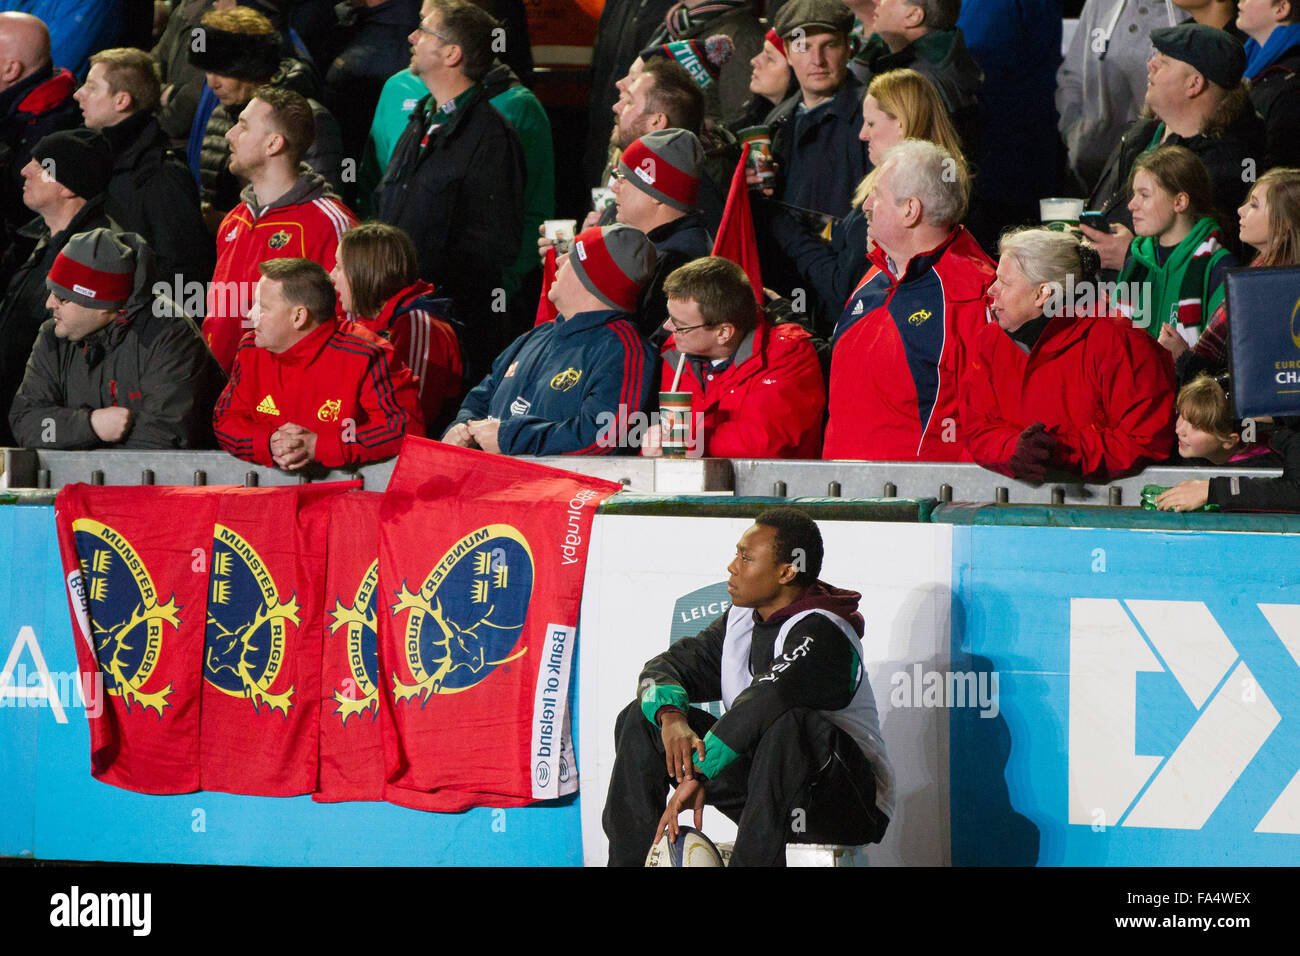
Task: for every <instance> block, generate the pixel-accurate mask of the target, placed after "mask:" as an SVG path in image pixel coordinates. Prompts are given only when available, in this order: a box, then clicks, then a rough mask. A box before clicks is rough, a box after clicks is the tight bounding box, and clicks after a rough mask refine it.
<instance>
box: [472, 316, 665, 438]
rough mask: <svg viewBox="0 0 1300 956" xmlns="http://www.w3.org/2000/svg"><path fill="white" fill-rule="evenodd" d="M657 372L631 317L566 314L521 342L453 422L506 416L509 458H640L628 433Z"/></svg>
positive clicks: (499, 435)
mask: <svg viewBox="0 0 1300 956" xmlns="http://www.w3.org/2000/svg"><path fill="white" fill-rule="evenodd" d="M657 371H658V366H657V363H656V362H654V361H653V360H652V357H651V354H650V349H649V347H647V345H646V344H645V341H644V340H643V339H642V338H641V336H640V335H639V334H638V333H637V330H636V326H635V325H633V324H632V321H631V318H630V316H628V315H627V314H626V313H624V312H614V311H610V310H601V311H597V312H579V313H578V314H577V315H575V316H574V317H573V318H571V319H565V318H564V317H563V316H561V317H560V318H559V319H557V320H556V321H554V322H547V323H545V324H544V325H539V326H537V327H536V328H534V329H532V330H531V331H528V332H525V333H524V334H523V335H521V336H520V337H519V338H517V339H515V341H514V343H513V344H512V345H511V346H510V347H509V348H507V349H506V350H505V351H504V352H502V353H501V354H500V355H499V356H498V357H497V360H496V361H495V362H493V363H492V371H491V373H490V374H489V375H488V376H487V377H486V378H485V379H483V381H482V382H480V383H479V384H478V385H477V386H476V387H475V388H474V390H473V391H471V392H470V393H469V395H467V396H466V397H465V402H464V404H462V405H461V407H460V413H459V414H457V416H456V421H455V422H453V424H458V423H460V422H465V421H469V420H470V419H472V418H473V419H482V418H486V417H488V416H491V417H492V418H496V419H500V421H501V428H500V430H499V431H498V433H497V442H498V444H499V445H500V446H501V451H502V452H503V453H504V454H507V455H609V454H615V453H617V452H631V453H633V454H635V453H637V452H639V451H640V442H639V441H631V440H623V438H622V436H626V435H627V434H628V427H627V425H628V423H627V419H628V417H629V416H630V415H632V414H634V413H636V412H640V411H643V410H645V409H646V408H647V406H648V403H649V400H650V391H651V388H652V387H653V383H654V379H655V373H656V372H657ZM637 437H638V438H639V436H637ZM625 445H626V446H628V447H623V446H625Z"/></svg>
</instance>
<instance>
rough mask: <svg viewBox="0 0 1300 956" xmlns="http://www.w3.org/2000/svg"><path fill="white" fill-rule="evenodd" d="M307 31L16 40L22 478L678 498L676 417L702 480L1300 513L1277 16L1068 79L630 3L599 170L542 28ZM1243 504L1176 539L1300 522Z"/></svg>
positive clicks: (0, 332)
mask: <svg viewBox="0 0 1300 956" xmlns="http://www.w3.org/2000/svg"><path fill="white" fill-rule="evenodd" d="M88 6H91V7H95V8H96V9H98V7H99V6H104V7H105V8H108V7H110V6H112V5H111V4H88ZM307 6H309V5H308V4H292V3H289V2H287V0H239V2H237V3H236V2H231V0H174V2H172V3H170V4H158V5H157V7H158V13H159V17H158V18H157V21H156V23H155V25H154V26H155V38H156V39H155V44H154V46H153V48H152V50H149V51H146V50H144V49H140V48H136V47H132V46H127V45H120V46H114V45H112V44H113V42H115V41H114V40H113V39H111V38H109V33H113V36H114V37H116V36H118V33H115V32H113V31H108V32H104V33H103V38H102V39H101V40H99V41H97V42H96V43H94V44H92V46H91V48H89V49H85V50H81V49H79V48H78V50H77V54H76V57H75V61H69V62H61V61H60V56H63V55H65V54H63V53H62V52H61V51H64V50H68V49H71V47H69V46H68V37H67V36H65V34H69V33H72V32H75V31H76V24H74V23H70V22H66V21H65V20H62V19H59V18H55V17H53V16H52V15H51V16H50V17H48V18H47V19H46V20H42V19H41V18H40V16H39V13H40V7H41V4H35V5H33V9H35V10H36V14H37V15H33V14H30V13H0V289H3V297H2V298H0V440H3V441H4V442H5V443H8V444H22V445H25V446H28V447H45V448H106V449H107V448H119V447H123V448H202V447H213V446H214V445H219V446H220V447H221V448H224V449H225V450H226V451H228V452H230V453H231V454H233V455H236V456H238V457H240V458H244V459H247V460H250V461H256V462H260V463H262V464H265V465H275V466H278V467H281V468H284V469H287V470H298V469H302V468H304V467H307V466H308V465H310V464H312V463H313V462H316V463H319V464H320V465H322V466H324V467H336V466H340V465H349V464H355V463H359V462H364V461H370V460H374V459H376V458H382V457H385V456H389V455H392V454H394V453H395V451H396V448H397V446H398V444H399V443H400V440H401V437H402V436H403V435H405V434H420V435H427V436H429V437H432V438H441V439H443V440H445V441H448V442H452V443H455V444H458V445H462V446H465V447H477V448H481V449H483V450H485V451H489V452H495V453H504V454H642V455H657V454H660V453H661V452H662V450H663V438H664V434H663V432H662V431H661V427H660V423H659V421H658V409H659V401H658V390H659V389H663V390H664V391H672V392H683V393H687V394H688V395H689V397H690V399H691V402H692V411H693V412H694V415H693V416H692V422H693V423H694V425H695V426H697V427H696V428H695V430H694V431H693V432H692V435H691V437H690V440H689V450H688V453H690V454H707V455H712V456H722V457H773V458H781V457H790V458H812V457H823V458H827V459H837V460H840V459H844V460H875V461H936V462H940V461H974V462H978V463H979V464H981V465H983V466H984V467H987V468H989V469H992V470H995V471H998V472H1001V473H1004V474H1007V475H1010V476H1013V477H1016V478H1019V479H1021V480H1024V481H1030V482H1041V481H1046V480H1055V479H1057V478H1063V477H1073V478H1075V479H1082V480H1096V481H1106V480H1111V479H1114V478H1117V477H1121V476H1124V475H1128V474H1133V473H1135V472H1137V471H1140V470H1141V469H1142V468H1143V467H1145V466H1146V465H1148V464H1150V463H1155V462H1162V461H1166V460H1174V459H1176V457H1177V456H1182V457H1183V458H1192V459H1198V460H1205V461H1206V462H1208V463H1210V464H1223V463H1226V462H1233V463H1234V464H1238V463H1242V462H1250V463H1255V462H1271V463H1276V462H1277V460H1278V455H1279V454H1280V455H1281V456H1282V459H1283V461H1284V462H1286V463H1287V464H1288V473H1290V471H1291V470H1294V469H1292V468H1291V467H1290V464H1289V456H1293V455H1294V454H1295V452H1294V450H1293V449H1292V448H1291V446H1292V445H1294V444H1296V442H1295V440H1294V438H1293V433H1292V432H1291V431H1290V430H1289V428H1288V427H1287V426H1288V423H1287V422H1286V421H1279V422H1277V423H1271V422H1269V423H1265V424H1267V425H1268V427H1266V428H1265V429H1263V431H1262V432H1261V433H1260V434H1256V430H1255V428H1254V425H1255V424H1256V423H1254V422H1249V423H1245V424H1243V422H1242V421H1241V420H1239V419H1236V418H1234V415H1235V413H1234V411H1233V408H1232V401H1231V396H1232V394H1233V388H1232V386H1231V382H1230V378H1225V377H1224V376H1225V375H1226V373H1228V372H1229V371H1230V368H1231V354H1230V347H1229V340H1230V336H1229V335H1228V328H1229V325H1228V322H1229V318H1228V314H1227V313H1228V307H1227V303H1226V302H1225V297H1224V288H1225V275H1226V273H1227V271H1228V270H1229V269H1231V268H1234V267H1237V266H1238V265H1239V264H1248V267H1249V268H1263V267H1275V266H1296V265H1300V169H1297V168H1294V166H1295V165H1297V164H1300V72H1298V71H1300V9H1293V7H1292V0H1235V2H1234V0H1214V2H1210V3H1201V4H1197V3H1193V2H1191V0H1186V2H1184V0H1178V2H1176V3H1171V2H1167V0H1153V2H1146V3H1144V4H1142V5H1140V6H1139V5H1138V4H1136V3H1127V2H1124V0H1086V2H1085V3H1084V4H1083V9H1082V13H1081V14H1080V18H1079V20H1078V22H1077V24H1076V25H1075V27H1074V33H1073V36H1072V38H1070V39H1069V40H1068V42H1066V43H1065V44H1062V39H1061V38H1062V17H1061V9H1060V6H1059V4H1056V3H1052V2H1041V3H1034V2H1030V0H965V2H964V3H962V2H961V0H851V2H841V0H783V2H782V0H768V2H767V3H763V2H762V0H683V2H678V3H672V4H670V3H668V2H666V0H606V2H605V5H604V12H603V13H602V14H601V17H600V21H599V25H598V29H597V36H596V41H595V45H594V48H593V58H592V65H591V68H590V72H589V76H590V81H591V86H590V97H589V100H588V115H587V139H586V142H585V145H584V144H583V143H581V142H572V141H565V142H562V143H556V142H554V141H553V139H552V126H551V122H552V119H551V116H549V115H548V111H547V109H546V108H544V107H543V105H542V102H541V101H540V100H539V99H538V97H537V96H536V95H535V94H534V92H533V90H532V89H531V88H530V87H531V85H532V82H533V78H534V74H533V63H532V57H531V53H530V52H529V50H528V48H527V47H528V35H527V28H526V23H525V20H524V18H523V11H522V5H519V4H515V3H512V2H510V0H423V2H420V0H349V2H348V3H345V4H340V5H339V8H338V10H337V12H336V14H337V21H336V22H335V21H334V20H333V17H334V15H335V14H333V13H332V14H331V15H330V17H328V18H325V19H322V18H320V17H317V16H314V15H313V16H308V15H306V14H305V13H303V10H302V9H300V8H306V7H307ZM1045 11H1046V12H1045ZM317 12H319V11H317ZM164 14H165V16H164ZM299 14H302V15H299ZM110 19H111V18H110ZM96 36H99V34H96ZM503 39H504V42H503ZM67 55H68V56H71V55H72V54H67ZM1053 124H1054V126H1053ZM742 146H743V147H745V149H746V150H747V152H745V153H742ZM557 147H558V148H557ZM742 155H744V156H747V157H748V162H747V164H746V165H745V166H743V167H741V165H740V164H741V157H742ZM565 177H567V178H568V180H573V179H578V178H580V179H581V180H582V182H581V186H582V189H581V192H582V193H583V194H584V195H585V194H586V193H587V192H588V191H589V192H590V193H591V195H592V198H593V201H592V205H591V206H590V207H587V208H585V209H557V208H556V197H557V195H560V194H561V193H560V191H559V190H557V188H556V182H557V178H565ZM733 179H734V180H735V188H732V187H733ZM572 192H576V191H569V192H566V193H565V195H568V194H570V193H572ZM729 192H730V193H732V196H731V200H730V201H729V200H728V194H729ZM746 193H747V196H748V206H749V210H748V214H745V211H744V210H743V209H740V208H737V207H736V202H735V200H736V199H737V198H738V197H739V196H743V195H745V194H746ZM1068 196H1078V197H1087V199H1086V201H1085V208H1086V210H1087V211H1088V212H1089V213H1090V214H1091V215H1088V216H1084V217H1082V221H1081V222H1080V223H1078V224H1075V223H1071V222H1061V221H1057V222H1049V223H1042V222H1040V221H1039V218H1040V217H1039V209H1038V205H1039V200H1042V199H1051V198H1056V197H1068ZM358 213H359V214H360V215H358ZM557 213H558V214H561V215H570V216H572V217H573V218H574V220H575V221H580V222H581V225H580V226H579V227H578V228H576V229H575V230H572V232H573V233H576V235H574V234H572V233H569V234H564V232H563V230H561V231H560V232H558V233H557V232H556V230H555V229H554V228H550V229H548V228H547V221H548V220H551V219H552V218H553V217H555V216H556V215H557ZM1047 218H1052V217H1047ZM1056 218H1059V217H1056ZM1066 218H1069V217H1066ZM363 219H365V220H367V221H365V222H363V221H362V220H363ZM751 221H752V226H751V225H750V223H751ZM737 237H739V238H737ZM724 238H725V239H726V240H727V242H725V243H724V242H723V240H724ZM715 240H717V242H716V244H715ZM724 248H725V249H727V250H732V251H729V252H728V253H727V255H736V258H737V260H738V261H737V262H733V261H731V260H730V259H728V258H726V257H724V256H723V255H722V254H721V250H723V249H724ZM737 248H745V249H747V250H748V254H746V255H738V254H736V253H735V252H734V250H736V249H737ZM714 253H718V254H714ZM995 256H996V259H995ZM742 267H743V268H742ZM1216 376H1217V377H1216ZM1180 386H1181V387H1182V390H1181V391H1180V390H1179V389H1180ZM1216 390H1217V391H1216ZM647 416H648V420H649V421H650V422H651V425H650V427H649V428H648V429H638V428H636V427H634V426H635V424H636V422H637V421H638V420H639V419H640V418H646V417H647ZM1247 426H1249V427H1247ZM1270 443H1272V448H1273V451H1272V453H1271V454H1270V453H1269V447H1270ZM1225 480H1226V479H1225ZM1237 487H1238V486H1237V485H1235V484H1234V485H1232V486H1231V488H1229V486H1228V485H1222V486H1220V485H1215V484H1213V483H1212V482H1208V483H1207V485H1206V487H1205V488H1204V489H1202V488H1201V487H1200V485H1199V484H1198V485H1197V486H1196V487H1194V488H1187V487H1183V486H1179V488H1178V489H1174V490H1173V491H1171V492H1170V495H1172V497H1166V498H1165V499H1163V503H1162V506H1165V507H1199V506H1200V505H1203V504H1205V503H1206V500H1209V501H1211V502H1212V503H1215V504H1219V505H1220V506H1221V507H1237V506H1240V507H1253V506H1256V505H1258V504H1259V503H1260V502H1265V503H1266V504H1267V506H1269V507H1280V506H1282V505H1285V504H1286V502H1288V501H1291V498H1292V497H1294V499H1295V501H1294V504H1295V505H1296V506H1297V507H1300V490H1297V489H1296V488H1293V487H1292V486H1291V485H1290V484H1288V483H1287V480H1283V484H1282V485H1276V486H1268V488H1267V489H1266V490H1261V489H1260V487H1259V486H1255V487H1254V488H1253V489H1252V488H1251V487H1250V486H1248V487H1247V490H1246V491H1245V492H1240V493H1239V492H1238V490H1236V489H1237ZM1279 489H1281V490H1279ZM1175 492H1176V493H1175ZM1202 492H1204V493H1202ZM1288 496H1290V497H1288ZM1238 499H1239V500H1238ZM1279 502H1281V504H1279Z"/></svg>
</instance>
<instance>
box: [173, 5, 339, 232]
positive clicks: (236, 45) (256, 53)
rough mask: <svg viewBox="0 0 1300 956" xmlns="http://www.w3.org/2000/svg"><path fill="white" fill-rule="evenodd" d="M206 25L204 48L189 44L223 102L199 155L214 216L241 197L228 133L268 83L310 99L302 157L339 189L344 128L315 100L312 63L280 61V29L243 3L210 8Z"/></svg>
mask: <svg viewBox="0 0 1300 956" xmlns="http://www.w3.org/2000/svg"><path fill="white" fill-rule="evenodd" d="M202 26H203V36H204V44H203V48H202V49H197V50H196V49H194V45H193V44H191V45H190V62H191V63H193V64H194V65H195V66H197V67H200V68H201V69H203V70H204V71H206V73H207V80H208V86H210V87H211V88H212V92H213V93H214V94H216V97H217V99H218V100H219V101H220V104H221V105H219V106H218V107H217V108H216V109H214V110H213V111H212V114H211V116H209V117H208V120H207V126H206V128H205V131H204V135H203V152H202V158H201V160H200V167H201V173H202V175H201V183H200V195H201V196H202V199H203V202H204V204H205V205H206V206H209V207H211V209H212V212H211V213H210V221H212V222H220V221H221V217H222V216H224V215H225V214H226V213H227V212H228V211H229V210H231V209H232V208H234V206H235V205H236V204H237V203H238V202H239V198H240V183H239V179H238V175H239V174H238V173H236V172H235V171H234V170H232V169H231V168H230V144H229V141H228V140H227V138H226V133H228V132H229V131H230V128H231V127H232V126H234V125H235V121H236V120H237V119H238V118H239V117H240V116H241V115H242V113H243V111H244V109H245V107H247V106H248V103H249V101H250V100H251V99H252V98H253V96H254V94H256V93H257V91H258V90H259V89H260V88H261V87H263V86H272V87H275V88H277V89H284V90H287V91H293V92H296V93H299V94H301V95H302V96H304V97H307V98H308V99H307V103H308V105H309V106H310V109H311V113H312V121H313V131H312V137H311V139H310V140H308V141H307V145H308V147H309V148H308V149H307V151H306V152H305V153H304V154H303V156H302V160H303V162H305V163H306V164H307V165H308V166H310V167H311V168H312V169H313V170H315V171H316V172H317V173H319V174H320V175H321V176H322V177H324V179H325V180H326V182H327V183H328V184H329V185H330V187H331V188H332V189H333V190H334V191H335V192H337V191H338V190H339V188H340V185H341V165H342V162H343V138H342V133H341V131H340V130H339V124H338V122H337V121H336V120H335V119H334V117H333V116H331V115H330V114H329V111H328V110H326V109H325V107H324V106H322V105H321V104H320V103H318V102H316V100H315V99H314V97H315V96H317V95H318V90H317V82H316V77H315V75H314V74H313V73H312V70H311V67H309V66H308V65H307V64H306V63H303V62H302V61H301V60H296V59H293V58H290V57H286V58H285V59H283V60H281V58H280V54H281V48H282V42H283V41H282V39H281V36H280V33H279V32H278V31H277V30H276V29H275V27H274V26H272V24H271V21H270V20H268V19H267V18H266V17H264V16H263V15H262V14H260V13H258V12H257V11H256V10H251V9H249V8H247V7H243V6H236V7H231V8H230V9H228V10H211V11H209V12H208V13H206V14H204V15H203V21H202ZM218 242H220V240H218Z"/></svg>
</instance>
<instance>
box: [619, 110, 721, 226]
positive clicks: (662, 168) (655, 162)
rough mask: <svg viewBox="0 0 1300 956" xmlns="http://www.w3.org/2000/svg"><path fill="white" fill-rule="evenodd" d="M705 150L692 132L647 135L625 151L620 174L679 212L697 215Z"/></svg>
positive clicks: (672, 130)
mask: <svg viewBox="0 0 1300 956" xmlns="http://www.w3.org/2000/svg"><path fill="white" fill-rule="evenodd" d="M703 166H704V147H703V146H701V145H700V140H699V137H697V136H696V135H695V134H694V133H692V132H691V131H690V130H685V129H660V130H655V131H654V132H653V133H646V134H645V135H644V136H642V137H641V138H640V139H638V140H636V141H635V142H633V143H632V145H630V146H629V147H628V148H627V149H625V150H623V155H622V156H621V157H620V158H619V161H618V168H619V172H621V173H622V174H623V178H624V179H626V180H627V182H628V184H629V185H631V186H635V187H636V188H637V189H639V190H641V191H642V192H644V193H647V194H649V195H650V196H652V197H654V198H655V199H657V200H659V201H660V202H661V203H664V204H666V205H668V206H671V207H672V208H674V209H676V210H678V211H679V212H694V211H695V201H696V197H697V196H698V195H699V192H700V171H701V169H702V168H703Z"/></svg>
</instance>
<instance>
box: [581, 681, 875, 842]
mask: <svg viewBox="0 0 1300 956" xmlns="http://www.w3.org/2000/svg"><path fill="white" fill-rule="evenodd" d="M687 720H688V722H689V723H690V725H691V729H692V730H694V731H695V733H696V734H697V735H698V736H700V737H701V738H702V737H703V736H704V735H705V733H707V732H708V730H709V728H710V727H712V726H713V724H714V723H715V722H716V718H714V717H713V716H712V715H711V714H708V713H706V712H705V711H702V710H698V709H696V708H694V707H692V708H691V709H690V711H689V712H688V713H687ZM614 742H615V746H616V748H617V750H616V754H615V757H614V772H613V774H612V775H611V777H610V781H609V795H608V797H607V798H606V800H605V812H604V814H603V816H602V818H601V819H602V822H603V824H604V827H605V835H606V836H607V837H609V865H610V866H642V865H644V863H645V858H646V854H647V853H648V852H649V851H650V841H651V840H652V839H653V837H654V831H655V826H656V825H657V824H658V823H659V818H660V817H662V816H663V812H664V807H665V805H666V801H667V796H668V787H669V785H670V784H672V783H673V782H674V781H673V778H672V777H670V776H669V775H668V768H667V767H666V766H665V760H666V758H665V754H664V745H663V737H662V736H661V734H660V730H659V728H658V727H657V726H655V725H654V724H652V723H650V721H648V720H646V719H645V715H644V714H643V713H642V712H641V705H640V704H639V703H638V702H636V701H634V702H633V703H632V704H630V705H629V706H628V707H626V708H625V709H624V710H623V712H622V713H621V714H619V715H618V720H617V721H616V722H615V724H614ZM704 792H705V801H706V803H707V805H708V806H711V807H716V808H717V809H718V810H721V811H722V812H723V813H724V814H726V815H727V816H728V817H730V818H731V819H732V820H734V821H735V822H736V825H737V834H736V845H735V848H734V849H733V851H732V854H731V864H730V865H731V866H784V865H785V845H786V844H787V843H842V844H847V845H854V846H856V845H860V844H864V843H877V842H879V840H880V839H881V837H883V836H884V835H885V827H886V826H888V824H889V819H888V818H887V817H886V816H885V815H884V814H882V813H880V811H879V810H877V809H876V782H875V775H874V774H873V773H872V771H871V765H870V763H868V761H867V758H866V757H865V756H864V755H863V753H862V751H861V749H860V748H859V747H858V745H857V744H855V743H854V742H853V739H852V738H851V737H850V736H849V735H848V734H846V733H845V732H844V731H842V730H840V729H839V728H838V727H836V726H835V725H834V724H832V723H831V722H830V721H828V720H827V719H826V718H825V717H823V716H822V715H821V714H819V713H818V712H817V711H815V710H809V709H807V708H795V709H793V710H790V711H787V712H786V713H785V714H783V715H782V716H781V717H779V718H778V719H777V720H776V721H775V722H774V723H773V724H772V726H771V727H769V728H768V729H767V732H766V733H765V734H764V735H763V737H762V739H760V740H759V742H758V745H757V746H756V747H755V748H754V750H753V752H752V753H748V754H742V755H741V756H740V758H739V759H738V760H736V761H735V762H733V763H732V764H731V765H729V766H728V767H727V768H726V769H725V770H723V771H722V772H721V773H720V774H718V775H717V776H716V777H714V778H713V779H710V780H708V781H707V782H706V783H705V786H704Z"/></svg>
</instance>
